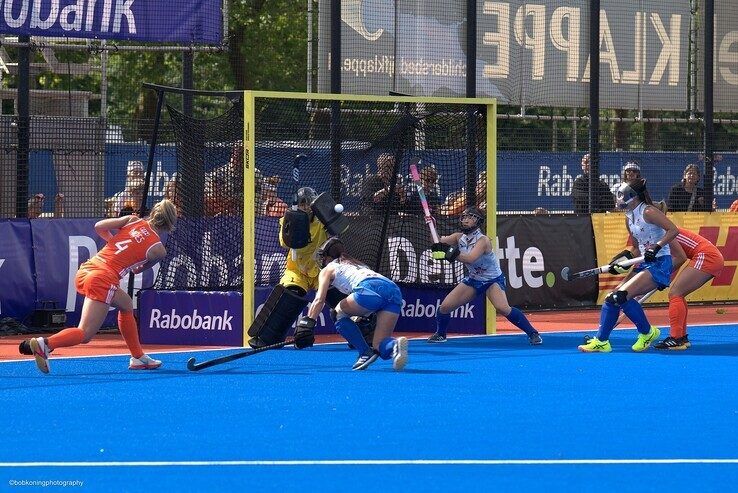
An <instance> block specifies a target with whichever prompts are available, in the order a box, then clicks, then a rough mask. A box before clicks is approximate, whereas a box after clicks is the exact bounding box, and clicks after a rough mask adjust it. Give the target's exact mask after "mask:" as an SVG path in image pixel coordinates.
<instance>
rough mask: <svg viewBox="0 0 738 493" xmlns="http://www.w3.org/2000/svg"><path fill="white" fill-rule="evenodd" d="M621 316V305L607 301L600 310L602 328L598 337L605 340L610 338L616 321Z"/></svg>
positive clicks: (598, 332)
mask: <svg viewBox="0 0 738 493" xmlns="http://www.w3.org/2000/svg"><path fill="white" fill-rule="evenodd" d="M618 316H620V307H619V306H618V305H616V304H614V303H610V302H609V301H606V302H605V304H604V305H602V311H601V312H600V329H599V330H598V331H597V339H599V340H600V341H602V342H605V341H606V340H608V339H609V338H610V332H612V329H614V328H615V323H616V322H617V321H618Z"/></svg>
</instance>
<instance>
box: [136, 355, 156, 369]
mask: <svg viewBox="0 0 738 493" xmlns="http://www.w3.org/2000/svg"><path fill="white" fill-rule="evenodd" d="M160 366H161V361H159V360H158V359H154V358H152V357H151V356H149V355H148V354H144V355H142V356H141V357H140V358H134V357H133V356H131V360H130V361H129V363H128V369H129V370H156V369H157V368H159V367H160Z"/></svg>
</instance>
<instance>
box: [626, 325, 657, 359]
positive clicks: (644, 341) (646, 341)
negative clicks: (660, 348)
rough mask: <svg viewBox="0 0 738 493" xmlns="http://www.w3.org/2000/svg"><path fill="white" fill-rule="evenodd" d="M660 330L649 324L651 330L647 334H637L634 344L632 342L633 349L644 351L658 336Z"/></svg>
mask: <svg viewBox="0 0 738 493" xmlns="http://www.w3.org/2000/svg"><path fill="white" fill-rule="evenodd" d="M660 335H661V331H660V330H659V328H658V327H654V326H653V325H652V326H651V332H649V333H648V334H640V333H639V334H638V339H636V342H635V344H633V351H636V352H638V353H640V352H641V351H645V350H646V349H648V347H649V346H650V345H651V343H652V342H653V341H655V340H656V339H658V338H659V336H660Z"/></svg>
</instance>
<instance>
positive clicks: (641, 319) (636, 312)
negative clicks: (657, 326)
mask: <svg viewBox="0 0 738 493" xmlns="http://www.w3.org/2000/svg"><path fill="white" fill-rule="evenodd" d="M622 308H623V313H625V316H627V317H628V318H629V319H630V321H631V322H633V323H634V324H635V326H636V329H638V332H640V333H641V334H648V333H649V332H651V324H650V323H649V322H648V319H647V318H646V312H644V311H643V307H642V306H641V304H640V303H638V302H637V301H636V300H635V299H630V300H628V301H626V302H625V303H623V306H622Z"/></svg>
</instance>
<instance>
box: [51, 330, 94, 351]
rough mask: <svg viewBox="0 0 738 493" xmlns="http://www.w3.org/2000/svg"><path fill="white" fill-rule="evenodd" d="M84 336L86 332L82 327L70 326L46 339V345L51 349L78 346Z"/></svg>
mask: <svg viewBox="0 0 738 493" xmlns="http://www.w3.org/2000/svg"><path fill="white" fill-rule="evenodd" d="M84 338H85V332H84V331H83V330H82V329H80V328H78V327H70V328H68V329H64V330H62V331H59V332H57V333H56V334H54V335H53V336H50V337H48V338H47V339H46V341H47V342H46V345H47V346H49V349H56V348H58V347H69V346H76V345H77V344H82V341H83V340H84Z"/></svg>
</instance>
